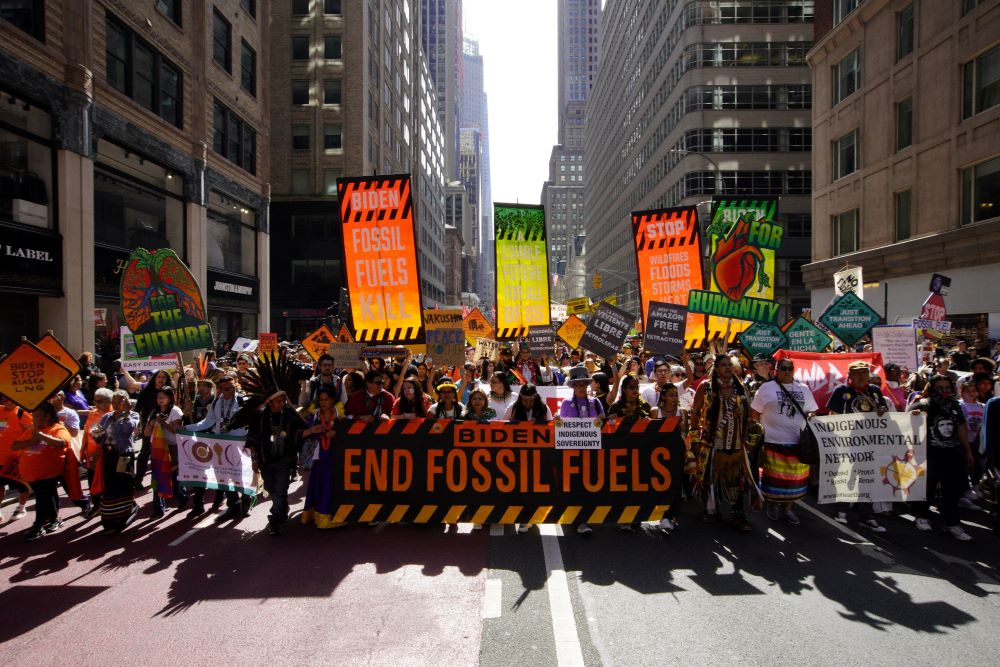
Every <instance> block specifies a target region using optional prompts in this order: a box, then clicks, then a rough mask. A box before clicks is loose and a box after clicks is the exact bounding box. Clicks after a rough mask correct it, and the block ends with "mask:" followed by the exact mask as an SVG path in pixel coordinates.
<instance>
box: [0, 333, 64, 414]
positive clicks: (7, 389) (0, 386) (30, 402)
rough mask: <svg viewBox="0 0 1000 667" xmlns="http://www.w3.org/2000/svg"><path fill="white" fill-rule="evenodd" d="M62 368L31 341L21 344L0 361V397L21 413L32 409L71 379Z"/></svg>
mask: <svg viewBox="0 0 1000 667" xmlns="http://www.w3.org/2000/svg"><path fill="white" fill-rule="evenodd" d="M74 373H75V371H73V370H72V369H69V368H66V367H65V366H63V365H62V364H60V363H59V362H58V361H56V360H55V359H53V358H52V357H50V356H49V355H47V354H46V353H45V352H44V351H43V350H41V349H39V347H38V346H37V345H35V344H34V343H32V342H31V341H27V340H24V341H21V344H20V345H18V346H17V347H15V348H14V349H13V350H12V351H11V353H10V354H8V355H7V356H6V357H4V358H3V360H2V361H0V394H3V395H4V396H6V397H7V398H9V399H10V400H12V401H14V402H15V403H17V404H18V405H19V406H21V407H22V408H24V409H25V410H34V409H35V408H37V407H38V406H39V405H41V404H42V403H44V402H45V401H47V400H49V398H51V397H52V395H53V394H55V393H56V392H57V391H59V389H60V388H61V387H62V386H63V385H64V384H65V383H66V380H68V379H70V378H71V377H73V375H74Z"/></svg>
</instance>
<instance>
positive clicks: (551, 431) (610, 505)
mask: <svg viewBox="0 0 1000 667" xmlns="http://www.w3.org/2000/svg"><path fill="white" fill-rule="evenodd" d="M679 423H680V420H679V419H678V418H676V417H673V418H670V419H665V420H639V421H636V422H635V423H625V424H616V425H612V424H606V425H605V426H604V428H603V429H602V431H601V448H600V449H556V447H555V441H556V439H555V425H554V424H551V423H550V424H544V425H536V424H527V423H518V424H509V423H503V422H488V423H478V422H471V421H460V420H451V419H444V420H434V419H410V420H397V421H388V422H382V423H380V424H365V423H364V422H357V421H355V422H343V425H342V426H341V425H338V427H337V438H336V440H337V445H336V447H335V448H334V449H335V451H336V458H337V460H336V461H335V462H334V468H335V469H336V470H338V471H341V472H339V473H338V474H336V475H333V476H332V477H331V482H332V490H331V493H332V496H333V498H332V500H333V505H334V508H335V509H334V510H333V520H334V521H401V522H415V523H431V522H433V523H437V522H444V523H457V522H459V521H461V520H462V518H461V517H462V516H463V514H464V515H466V516H467V517H468V518H467V520H468V521H471V522H474V523H500V524H509V523H518V522H520V523H524V522H529V521H530V522H532V523H573V522H575V521H580V522H583V521H586V522H587V523H630V522H632V521H647V520H648V521H658V520H659V519H660V518H662V517H663V515H664V513H665V512H666V511H667V510H668V509H669V508H670V506H671V505H672V504H673V503H675V502H677V501H678V499H679V493H680V487H681V484H680V480H681V479H682V477H683V473H682V468H683V464H684V441H683V439H682V438H681V433H680V428H678V425H679ZM586 471H590V472H591V475H590V476H588V474H587V472H586ZM594 471H603V474H601V475H597V474H595V473H594Z"/></svg>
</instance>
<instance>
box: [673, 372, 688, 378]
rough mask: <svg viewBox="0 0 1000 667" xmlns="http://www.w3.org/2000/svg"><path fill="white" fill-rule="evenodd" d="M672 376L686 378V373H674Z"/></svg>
mask: <svg viewBox="0 0 1000 667" xmlns="http://www.w3.org/2000/svg"><path fill="white" fill-rule="evenodd" d="M673 377H675V378H686V377H687V374H686V373H674V375H673Z"/></svg>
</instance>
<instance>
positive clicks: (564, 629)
mask: <svg viewBox="0 0 1000 667" xmlns="http://www.w3.org/2000/svg"><path fill="white" fill-rule="evenodd" d="M538 532H539V533H541V536H542V555H543V556H544V557H545V572H546V580H545V589H546V590H547V591H548V592H549V609H550V611H551V613H552V631H553V634H554V635H555V642H556V662H557V663H558V664H559V666H560V667H568V666H570V665H572V666H576V665H583V664H584V663H583V650H582V649H581V648H580V637H579V635H577V632H576V617H575V616H574V615H573V602H572V601H571V600H570V597H569V584H568V583H567V580H566V570H565V569H564V566H563V559H562V552H560V551H559V537H560V536H561V535H562V526H560V525H559V524H554V523H543V524H539V526H538Z"/></svg>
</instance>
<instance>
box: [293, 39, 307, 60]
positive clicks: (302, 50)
mask: <svg viewBox="0 0 1000 667" xmlns="http://www.w3.org/2000/svg"><path fill="white" fill-rule="evenodd" d="M292 60H309V36H308V35H292Z"/></svg>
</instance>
